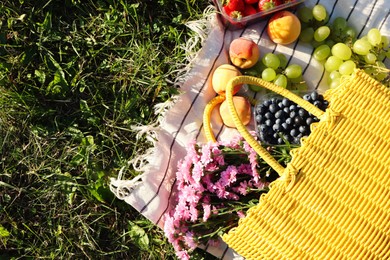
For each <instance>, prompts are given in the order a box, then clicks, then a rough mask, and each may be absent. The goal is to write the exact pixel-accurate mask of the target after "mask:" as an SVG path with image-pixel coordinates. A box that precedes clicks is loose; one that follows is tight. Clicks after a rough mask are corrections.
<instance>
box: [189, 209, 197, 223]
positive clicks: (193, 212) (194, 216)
mask: <svg viewBox="0 0 390 260" xmlns="http://www.w3.org/2000/svg"><path fill="white" fill-rule="evenodd" d="M198 214H199V212H198V210H197V209H196V207H194V206H190V216H191V218H190V220H191V221H192V222H195V221H196V220H197V219H198Z"/></svg>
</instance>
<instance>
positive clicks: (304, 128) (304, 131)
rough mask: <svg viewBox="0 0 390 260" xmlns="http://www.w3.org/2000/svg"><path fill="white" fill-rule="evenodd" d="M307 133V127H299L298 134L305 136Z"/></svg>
mask: <svg viewBox="0 0 390 260" xmlns="http://www.w3.org/2000/svg"><path fill="white" fill-rule="evenodd" d="M306 131H307V126H304V125H301V126H300V127H299V132H300V133H302V134H305V133H306Z"/></svg>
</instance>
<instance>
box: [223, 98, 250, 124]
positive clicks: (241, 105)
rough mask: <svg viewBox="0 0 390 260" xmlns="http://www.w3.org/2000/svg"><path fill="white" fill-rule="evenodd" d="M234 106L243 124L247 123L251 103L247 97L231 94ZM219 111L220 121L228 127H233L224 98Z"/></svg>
mask: <svg viewBox="0 0 390 260" xmlns="http://www.w3.org/2000/svg"><path fill="white" fill-rule="evenodd" d="M233 103H234V107H235V108H236V111H237V114H238V118H240V120H241V122H242V123H243V124H244V125H247V124H249V122H250V121H251V115H252V113H251V104H250V103H249V101H248V99H247V98H245V97H241V96H233ZM219 113H220V115H221V118H222V122H223V123H224V124H225V125H226V126H228V127H233V128H234V127H235V124H234V121H233V118H232V116H231V113H230V112H229V107H228V102H227V101H226V100H225V101H223V102H222V103H221V106H220V107H219Z"/></svg>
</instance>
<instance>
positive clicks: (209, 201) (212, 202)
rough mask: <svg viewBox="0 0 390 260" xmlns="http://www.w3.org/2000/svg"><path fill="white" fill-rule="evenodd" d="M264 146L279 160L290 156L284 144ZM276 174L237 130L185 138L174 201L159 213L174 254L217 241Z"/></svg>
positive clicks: (186, 254) (186, 256)
mask: <svg viewBox="0 0 390 260" xmlns="http://www.w3.org/2000/svg"><path fill="white" fill-rule="evenodd" d="M251 134H253V135H254V133H251ZM267 149H268V151H269V152H271V153H272V154H273V155H274V156H275V157H276V158H278V159H279V161H281V163H283V164H285V163H287V162H288V161H289V160H290V159H291V158H290V155H289V150H290V149H291V147H290V146H289V145H283V146H279V149H278V148H277V147H267ZM277 176H278V175H277V174H276V172H274V171H273V170H272V168H270V167H269V166H268V165H267V164H266V163H265V162H264V161H263V160H262V159H261V158H260V157H259V156H258V155H257V153H256V152H255V151H254V150H253V149H252V148H251V147H250V145H249V144H248V143H247V142H246V141H245V140H244V139H243V138H242V137H241V136H240V135H237V136H235V137H233V138H232V139H230V140H228V141H219V142H214V143H213V142H209V143H206V144H204V145H199V144H197V143H196V142H195V141H193V142H191V143H190V144H189V145H188V147H187V154H186V156H185V157H184V158H183V159H182V160H181V161H179V163H178V167H177V172H176V184H175V185H176V188H177V195H176V197H175V203H173V205H176V206H175V207H174V208H173V209H171V211H170V212H168V213H166V214H165V215H164V220H165V222H164V233H165V235H166V237H167V238H168V240H169V242H170V243H172V245H173V247H174V249H175V252H176V254H177V256H178V257H179V258H180V259H189V256H190V253H191V251H192V250H194V249H195V248H197V247H198V246H199V245H201V244H207V243H209V244H213V243H214V244H215V243H218V241H219V240H218V239H219V237H220V236H221V235H222V234H224V233H227V232H228V231H229V230H230V229H231V228H233V227H235V226H237V224H238V220H239V219H240V218H242V217H244V216H245V212H246V211H247V210H248V209H249V208H250V207H252V206H254V205H256V204H257V203H258V202H259V199H260V196H261V194H264V193H266V192H267V191H268V186H269V184H270V183H271V182H272V181H273V180H275V179H276V178H277Z"/></svg>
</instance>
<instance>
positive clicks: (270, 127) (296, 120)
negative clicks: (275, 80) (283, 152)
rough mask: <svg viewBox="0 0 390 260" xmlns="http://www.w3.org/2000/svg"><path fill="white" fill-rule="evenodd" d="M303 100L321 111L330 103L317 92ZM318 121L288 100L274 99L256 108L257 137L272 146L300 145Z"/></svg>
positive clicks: (304, 97)
mask: <svg viewBox="0 0 390 260" xmlns="http://www.w3.org/2000/svg"><path fill="white" fill-rule="evenodd" d="M303 99H304V100H307V101H309V102H310V103H312V104H313V105H315V106H316V107H318V108H319V109H321V110H325V109H326V108H327V106H328V101H326V100H325V99H324V97H323V96H322V95H321V94H319V93H318V92H316V91H313V92H310V93H307V94H305V95H303ZM318 121H319V120H318V118H317V117H315V116H314V115H312V114H311V113H309V112H307V111H306V110H305V109H303V108H302V107H300V106H299V105H297V104H295V103H294V102H292V101H290V100H288V99H287V98H282V97H273V98H271V99H267V100H265V101H264V102H262V103H260V104H258V105H256V106H255V123H256V132H257V135H258V137H259V139H260V141H261V142H263V143H267V144H271V145H277V144H279V145H280V144H284V143H286V142H289V143H290V144H299V142H300V139H301V138H302V137H304V136H308V135H309V134H310V125H311V124H312V123H313V122H318Z"/></svg>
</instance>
